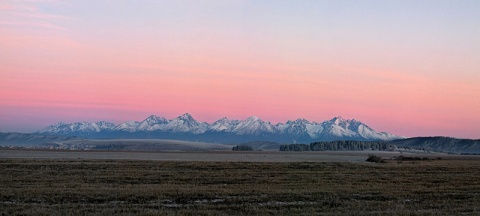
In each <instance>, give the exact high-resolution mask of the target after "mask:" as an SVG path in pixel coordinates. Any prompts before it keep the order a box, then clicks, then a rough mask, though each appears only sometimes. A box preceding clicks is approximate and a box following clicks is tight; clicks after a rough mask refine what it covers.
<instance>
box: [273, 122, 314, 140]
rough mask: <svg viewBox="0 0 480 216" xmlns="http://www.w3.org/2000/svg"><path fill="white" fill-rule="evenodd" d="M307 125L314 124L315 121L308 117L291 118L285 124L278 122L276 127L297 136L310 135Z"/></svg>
mask: <svg viewBox="0 0 480 216" xmlns="http://www.w3.org/2000/svg"><path fill="white" fill-rule="evenodd" d="M307 125H313V123H311V122H310V121H308V120H306V119H297V120H295V121H291V120H289V121H287V122H286V123H285V124H281V123H280V124H277V125H276V127H277V129H278V130H280V131H282V132H283V133H285V134H289V135H295V136H307V135H308V136H309V134H308V130H307Z"/></svg>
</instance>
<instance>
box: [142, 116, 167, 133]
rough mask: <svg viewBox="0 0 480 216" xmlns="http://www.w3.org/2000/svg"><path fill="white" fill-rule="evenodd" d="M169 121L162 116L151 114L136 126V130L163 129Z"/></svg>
mask: <svg viewBox="0 0 480 216" xmlns="http://www.w3.org/2000/svg"><path fill="white" fill-rule="evenodd" d="M168 123H169V121H168V120H167V119H165V118H163V117H159V116H156V115H151V116H149V117H148V118H146V119H145V120H143V121H142V122H140V123H139V124H138V126H137V127H136V129H135V130H136V131H156V130H164V129H165V126H166V125H167V124H168Z"/></svg>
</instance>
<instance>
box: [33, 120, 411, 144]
mask: <svg viewBox="0 0 480 216" xmlns="http://www.w3.org/2000/svg"><path fill="white" fill-rule="evenodd" d="M35 133H36V134H45V135H58V136H77V137H82V138H131V139H133V138H135V139H138V138H146V139H147V138H148V139H152V138H159V139H178V140H188V141H203V142H216V143H243V142H249V141H270V142H279V143H310V142H315V141H331V140H394V139H402V138H404V137H400V136H396V135H393V134H390V133H387V132H376V131H375V130H373V129H372V128H370V127H369V126H367V125H365V124H363V123H362V122H360V121H357V120H355V119H343V118H342V117H340V116H339V117H335V118H332V119H331V120H327V121H324V122H321V123H317V122H312V121H309V120H307V119H297V120H293V121H292V120H290V121H287V122H285V123H278V124H275V125H273V124H271V123H270V122H269V121H264V120H262V119H260V118H259V117H256V116H252V117H249V118H247V119H245V120H230V119H228V118H226V117H225V118H222V119H219V120H217V121H215V122H213V123H211V124H209V123H206V122H199V121H197V120H195V119H194V118H193V117H192V116H191V115H190V114H188V113H185V114H183V115H181V116H178V117H177V118H174V119H171V120H168V119H166V118H164V117H160V116H156V115H151V116H149V117H148V118H146V119H145V120H143V121H126V122H123V123H121V124H118V125H115V124H113V123H111V122H106V121H99V122H94V123H91V122H74V123H64V122H59V123H57V124H54V125H50V126H48V127H46V128H44V129H42V130H39V131H37V132H35Z"/></svg>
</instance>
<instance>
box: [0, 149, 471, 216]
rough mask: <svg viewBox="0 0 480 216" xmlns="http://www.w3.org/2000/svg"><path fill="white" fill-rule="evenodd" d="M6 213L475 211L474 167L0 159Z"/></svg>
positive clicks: (0, 197)
mask: <svg viewBox="0 0 480 216" xmlns="http://www.w3.org/2000/svg"><path fill="white" fill-rule="evenodd" d="M0 172H1V175H0V191H1V193H0V214H2V215H131V214H138V215H159V214H161V215H259V214H275V215H338V214H341V215H459V214H467V215H478V214H480V179H479V176H480V161H479V160H477V159H475V158H474V157H470V158H468V159H462V158H451V159H443V160H425V161H403V162H399V161H388V162H387V163H385V164H372V163H349V162H322V163H318V162H286V163H277V162H255V163H254V162H205V161H203V162H198V161H196V162H192V161H180V162H175V161H153V160H83V159H77V160H72V159H68V160H61V159H57V160H46V159H0Z"/></svg>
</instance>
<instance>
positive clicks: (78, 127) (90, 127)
mask: <svg viewBox="0 0 480 216" xmlns="http://www.w3.org/2000/svg"><path fill="white" fill-rule="evenodd" d="M114 126H115V125H114V124H113V123H110V122H105V121H100V122H97V123H90V122H75V123H71V124H67V123H64V122H59V123H57V124H54V125H50V126H48V127H46V128H44V129H42V130H40V131H38V133H44V134H58V135H68V134H72V133H98V132H102V131H106V130H111V129H113V127H114Z"/></svg>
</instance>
